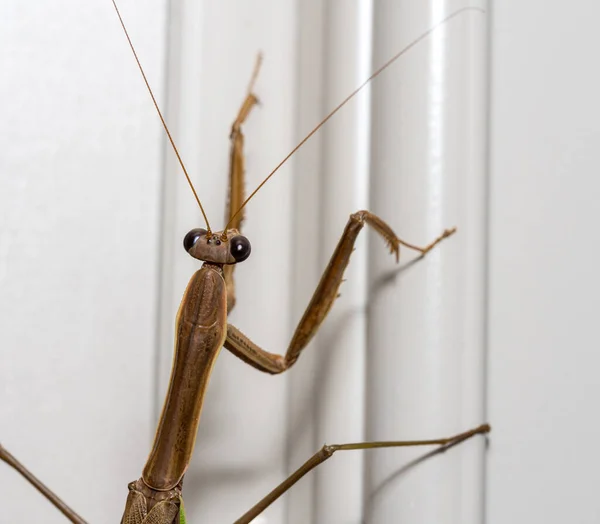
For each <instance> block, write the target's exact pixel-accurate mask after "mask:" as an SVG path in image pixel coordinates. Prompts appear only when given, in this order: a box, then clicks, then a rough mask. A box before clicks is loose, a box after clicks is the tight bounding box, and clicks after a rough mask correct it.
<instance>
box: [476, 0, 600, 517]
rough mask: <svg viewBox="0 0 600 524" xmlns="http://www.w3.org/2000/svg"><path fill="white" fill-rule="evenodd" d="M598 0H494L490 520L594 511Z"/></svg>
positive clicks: (598, 430)
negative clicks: (521, 0)
mask: <svg viewBox="0 0 600 524" xmlns="http://www.w3.org/2000/svg"><path fill="white" fill-rule="evenodd" d="M599 17H600V6H599V5H598V3H597V2H593V1H586V0H580V1H577V2H570V3H569V4H564V3H561V2H550V3H548V2H539V1H537V2H529V3H527V4H522V3H521V4H519V5H518V6H517V5H516V4H514V3H509V2H504V3H502V2H498V3H497V5H495V7H494V12H493V17H492V20H493V26H492V31H493V35H494V40H493V44H492V51H493V53H492V92H491V101H492V104H491V124H492V125H491V162H490V166H491V176H492V179H491V180H492V182H491V186H490V213H491V222H490V242H491V244H490V321H489V345H490V347H489V351H490V353H489V364H488V367H489V417H490V419H491V421H492V422H493V424H494V426H495V430H494V433H493V437H492V440H491V446H490V451H489V468H488V488H489V490H488V501H487V522H488V523H489V524H501V523H502V524H504V523H506V522H514V523H526V522H527V523H528V522H545V523H552V524H554V523H557V524H558V523H563V522H581V523H593V522H598V521H599V519H600V499H599V498H598V495H597V484H598V482H597V470H598V463H599V462H600V456H599V452H598V449H597V446H596V442H597V441H598V439H599V438H600V424H599V423H598V419H597V411H598V398H600V381H599V380H598V356H599V352H598V349H599V346H600V345H599V343H598V330H597V319H596V317H597V313H598V311H600V298H599V297H600V280H599V278H598V269H597V265H598V262H597V261H598V258H599V255H600V250H599V249H598V242H597V237H598V224H599V223H600V211H599V206H598V196H599V195H600V178H599V176H598V174H599V173H600V148H599V147H598V145H599V144H600V127H599V126H598V121H599V118H600V98H599V97H598V93H600V70H599V69H598V67H597V63H598V61H597V54H598V53H597V50H598V48H599V46H600V41H599V38H600V36H599V34H598V31H597V21H598V18H599Z"/></svg>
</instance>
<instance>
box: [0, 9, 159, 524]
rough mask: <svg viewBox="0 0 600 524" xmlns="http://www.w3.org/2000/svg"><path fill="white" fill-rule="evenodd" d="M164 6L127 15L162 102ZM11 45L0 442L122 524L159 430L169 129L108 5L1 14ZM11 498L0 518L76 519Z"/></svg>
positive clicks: (4, 165) (4, 41) (1, 56)
mask: <svg viewBox="0 0 600 524" xmlns="http://www.w3.org/2000/svg"><path fill="white" fill-rule="evenodd" d="M165 6H166V2H164V1H163V0H153V1H151V2H144V3H143V4H142V3H141V2H137V3H132V2H124V3H123V7H124V8H126V10H127V12H128V14H129V16H128V18H129V20H130V24H129V27H130V30H131V33H132V37H133V38H134V39H135V40H136V42H137V44H138V46H139V50H140V52H141V53H142V55H143V56H144V57H145V60H144V63H145V65H146V70H147V73H148V75H149V76H150V77H151V78H152V79H153V80H154V82H153V83H154V84H155V86H156V91H157V96H158V98H159V100H163V95H164V92H163V89H162V86H163V83H164V71H163V63H164V58H165V57H164V49H165V45H164V44H165V15H166V11H165ZM0 39H1V40H0V64H1V69H2V73H1V80H0V99H1V100H2V111H1V113H2V131H1V135H0V140H1V143H0V150H1V151H2V154H1V155H0V201H1V202H0V232H1V237H0V333H1V334H2V335H1V336H2V342H1V344H0V439H1V440H2V443H3V444H4V445H6V447H7V448H8V449H9V450H11V451H12V452H13V453H14V454H15V455H16V456H17V457H19V458H20V459H21V460H22V461H23V462H24V463H25V464H26V465H27V466H29V467H30V468H31V469H32V470H33V471H34V472H35V473H36V474H37V475H38V476H39V477H40V478H41V479H42V480H43V481H45V482H46V483H47V484H48V485H49V486H51V487H52V488H53V489H55V490H56V491H57V492H58V493H60V494H61V495H62V496H63V497H64V498H65V499H66V500H67V501H69V502H70V503H71V504H72V505H73V506H74V507H75V508H76V509H77V510H78V511H79V512H80V513H81V514H82V515H85V517H86V518H88V519H89V520H90V521H91V522H94V523H101V522H107V523H108V522H111V523H113V522H117V521H118V520H119V518H120V515H121V513H122V510H123V503H124V500H125V496H126V483H127V481H128V480H131V479H133V478H135V477H136V476H138V475H139V471H140V464H141V463H142V462H143V461H144V459H145V457H146V454H147V449H148V445H149V443H150V438H151V433H152V423H153V421H152V405H151V401H152V389H153V384H152V381H153V358H152V353H153V345H154V319H155V315H156V311H155V308H156V303H155V299H156V292H157V259H156V252H157V249H158V246H157V240H158V238H157V235H156V227H157V225H158V219H159V217H158V202H159V201H158V192H159V188H160V185H159V180H160V176H161V155H162V151H161V147H160V144H161V142H162V134H161V133H162V131H161V130H160V128H159V126H158V125H157V121H156V116H155V114H154V113H153V109H152V107H151V105H150V104H148V99H147V97H146V95H145V93H144V91H143V89H144V88H143V84H142V82H141V79H140V77H139V73H137V72H136V71H135V69H134V67H133V64H132V58H131V56H130V53H129V52H128V51H127V49H126V48H125V40H124V36H123V34H122V32H121V29H120V27H119V25H118V21H117V19H116V17H115V14H114V11H113V9H112V5H111V4H110V2H96V3H91V2H85V3H82V2H73V1H66V0H64V1H59V2H41V1H33V2H18V1H17V2H13V1H10V2H2V4H1V7H0ZM0 486H1V492H2V495H1V498H2V503H1V504H2V512H1V515H0V521H1V522H16V521H25V520H26V521H29V522H44V523H54V522H56V523H62V522H64V518H63V517H62V516H61V515H59V514H58V512H56V511H55V510H54V509H53V508H52V507H51V506H50V505H49V504H48V503H47V502H46V501H45V500H44V499H42V498H41V497H40V496H39V495H38V494H36V493H35V492H33V490H32V488H31V487H30V486H28V485H27V484H26V483H25V481H24V480H22V479H21V478H20V477H18V476H17V475H16V474H15V473H14V472H12V471H10V470H9V469H8V468H7V467H5V465H4V464H0ZM25 512H26V514H27V518H26V519H25V518H24V516H23V515H24V514H25Z"/></svg>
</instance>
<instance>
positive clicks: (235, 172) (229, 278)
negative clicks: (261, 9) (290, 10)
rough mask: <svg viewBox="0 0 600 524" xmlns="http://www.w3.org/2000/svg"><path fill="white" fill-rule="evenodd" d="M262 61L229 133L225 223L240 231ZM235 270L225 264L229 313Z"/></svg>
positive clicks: (257, 63) (232, 299) (233, 298)
mask: <svg viewBox="0 0 600 524" xmlns="http://www.w3.org/2000/svg"><path fill="white" fill-rule="evenodd" d="M261 63H262V55H261V54H259V55H258V56H257V58H256V65H255V66H254V72H253V73H252V78H251V79H250V83H249V84H248V90H247V94H246V98H245V99H244V101H243V102H242V106H241V107H240V110H239V112H238V115H237V117H236V119H235V121H234V122H233V124H232V125H231V134H230V135H229V139H230V141H231V146H230V147H231V149H230V156H229V198H228V199H227V209H226V212H225V223H228V222H229V221H230V220H231V227H233V228H235V229H237V230H238V231H240V232H241V231H242V222H243V221H244V212H243V210H242V212H241V213H238V214H237V215H235V213H236V211H238V209H240V207H241V205H242V203H243V202H244V174H245V162H244V133H243V132H242V124H243V123H244V122H245V121H246V119H247V118H248V115H249V114H250V111H252V108H253V107H254V106H255V105H256V104H257V103H258V98H257V97H256V95H255V94H254V93H253V92H252V90H253V89H254V83H255V82H256V78H257V76H258V72H259V70H260V66H261ZM234 215H235V216H234ZM232 219H233V220H232ZM234 270H235V265H231V266H225V267H224V268H223V277H224V278H225V284H226V285H227V313H229V312H231V310H232V309H233V307H234V306H235V282H234V279H233V272H234Z"/></svg>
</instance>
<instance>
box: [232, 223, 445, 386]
mask: <svg viewBox="0 0 600 524" xmlns="http://www.w3.org/2000/svg"><path fill="white" fill-rule="evenodd" d="M365 224H368V225H370V226H371V227H373V228H374V229H375V231H376V232H377V233H379V234H380V235H381V236H382V237H383V238H384V240H385V241H386V243H387V244H388V246H389V248H390V252H391V253H394V254H395V255H396V261H398V259H399V257H400V246H401V245H403V246H405V247H407V248H409V249H412V250H415V251H418V252H419V253H421V256H424V255H426V254H427V253H428V252H429V251H430V250H431V249H432V248H433V247H434V246H436V245H437V244H438V243H439V242H441V241H442V240H443V239H444V238H447V237H449V236H450V235H452V234H453V233H454V231H455V229H446V230H445V231H444V232H443V233H442V234H441V235H440V236H439V237H437V238H436V239H435V240H433V241H432V242H430V243H429V244H427V245H426V246H424V247H419V246H415V245H413V244H409V243H408V242H405V241H404V240H401V239H400V238H398V237H397V236H396V234H395V233H394V231H393V230H392V229H391V228H390V226H388V225H387V224H386V223H385V222H384V221H383V220H381V218H379V217H378V216H376V215H374V214H372V213H370V212H369V211H358V212H356V213H354V214H352V215H350V218H349V220H348V223H347V224H346V228H345V229H344V232H343V233H342V237H341V238H340V241H339V242H338V245H337V247H336V249H335V251H334V252H333V255H332V256H331V259H330V261H329V264H328V265H327V268H326V269H325V271H324V273H323V276H322V277H321V281H320V282H319V284H318V286H317V289H316V290H315V292H314V294H313V296H312V299H311V301H310V303H309V304H308V307H307V308H306V311H305V312H304V315H303V316H302V319H301V320H300V322H299V323H298V326H297V327H296V331H295V333H294V335H293V337H292V340H291V342H290V344H289V346H288V349H287V351H286V353H285V355H278V354H274V353H269V352H268V351H265V350H263V349H262V348H260V347H259V346H258V345H256V344H255V343H254V342H252V341H251V340H250V339H249V338H248V337H247V336H246V335H244V334H243V333H242V332H241V331H240V330H239V329H237V328H236V327H235V326H232V325H231V324H228V326H227V339H226V341H225V347H226V348H227V349H228V350H229V351H231V352H232V353H233V354H234V355H236V356H237V357H239V358H241V359H242V360H243V361H245V362H247V363H248V364H250V365H251V366H254V367H255V368H257V369H259V370H261V371H265V372H267V373H271V374H278V373H282V372H283V371H285V370H286V369H289V368H290V367H291V366H293V365H294V363H295V362H296V360H298V357H299V356H300V353H301V352H302V350H303V349H304V348H305V347H306V345H307V344H308V343H309V342H310V341H311V339H312V338H313V336H314V335H315V334H316V332H317V331H318V329H319V327H320V326H321V324H322V322H323V320H325V317H326V316H327V313H329V310H330V309H331V306H332V305H333V302H334V301H335V299H336V298H337V296H338V290H339V287H340V285H341V283H342V279H343V275H344V270H345V269H346V267H347V266H348V263H349V262H350V255H351V254H352V251H353V250H354V243H355V242H356V238H357V237H358V234H359V233H360V231H361V230H362V228H363V227H364V225H365Z"/></svg>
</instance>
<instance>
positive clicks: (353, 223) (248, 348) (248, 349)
mask: <svg viewBox="0 0 600 524" xmlns="http://www.w3.org/2000/svg"><path fill="white" fill-rule="evenodd" d="M453 16H454V15H453ZM428 33H429V32H428ZM425 36H426V35H424V36H423V37H425ZM420 39H421V38H420ZM420 39H419V40H420ZM415 43H416V42H415ZM394 59H395V58H394ZM384 67H385V66H384ZM250 97H251V95H249V98H248V99H247V101H248V100H251V98H250ZM249 105H250V106H251V105H252V102H250V103H249ZM246 107H248V106H246ZM242 120H243V118H242ZM315 130H316V129H315ZM238 136H241V135H238ZM234 143H237V142H234ZM234 147H235V146H234ZM240 161H241V156H240V157H239V158H238V159H237V160H236V161H234V162H233V170H234V171H236V172H238V174H239V175H241V172H242V169H241V164H240ZM241 200H242V198H241V195H240V194H237V193H234V196H233V197H232V198H231V199H230V203H231V209H230V211H229V213H228V215H229V218H234V219H236V218H237V219H238V220H236V221H235V222H234V223H233V226H234V227H233V228H232V229H237V228H236V227H235V226H239V222H240V220H239V219H240V216H239V215H238V216H237V217H234V216H233V215H235V213H236V212H237V210H238V207H239V206H238V205H236V204H234V203H235V202H238V203H239V202H241ZM364 221H366V222H367V223H370V224H371V225H373V226H374V227H375V229H376V230H377V231H378V232H379V233H380V234H383V235H384V237H385V238H386V239H387V240H388V241H390V242H391V243H392V247H393V249H394V250H395V251H396V253H397V250H398V247H399V246H398V242H399V241H398V239H397V238H396V237H395V235H394V234H393V232H392V231H391V230H390V229H389V227H388V226H387V225H385V224H384V223H383V222H382V221H381V219H378V218H377V217H375V216H373V215H370V214H368V213H366V212H361V213H357V214H355V215H353V217H352V218H351V220H350V222H349V223H348V226H347V230H346V233H347V234H346V240H345V242H344V243H343V244H341V245H340V246H341V247H340V252H339V253H340V258H339V259H338V260H337V262H336V263H335V264H333V267H332V273H333V274H336V273H339V274H338V275H337V277H338V278H341V270H342V269H343V266H344V264H345V262H346V260H345V258H347V257H349V254H350V250H351V241H350V239H351V237H352V236H353V235H356V234H358V231H359V230H360V228H361V227H362V224H363V222H364ZM449 234H450V232H447V233H446V234H445V235H442V237H444V236H448V235H449ZM232 235H235V232H234V231H232V232H231V233H229V234H228V235H227V238H224V237H223V238H222V239H221V247H219V249H222V247H223V246H225V245H226V241H227V240H230V239H231V236H232ZM196 236H197V237H198V238H201V239H204V238H205V237H206V238H207V239H212V240H213V241H216V240H218V239H219V237H218V235H211V234H208V235H206V234H205V236H202V234H198V235H196ZM434 244H435V242H434V243H432V244H431V245H430V246H428V247H427V248H426V249H423V250H422V252H423V253H424V252H426V251H427V250H428V249H429V248H430V247H432V246H433V245H434ZM195 245H197V244H194V246H195ZM188 247H189V246H188ZM213 247H215V248H216V246H213ZM409 247H411V246H409ZM190 249H192V248H191V247H190ZM204 256H205V257H206V256H208V258H209V260H211V255H206V254H205V255H204ZM223 256H224V255H223ZM219 257H221V255H219ZM212 261H213V262H215V263H218V262H224V261H225V259H224V258H219V260H212ZM229 262H230V261H229ZM226 267H230V266H226ZM231 272H232V271H231V270H226V275H225V279H226V282H228V283H230V284H231V283H232V280H231V279H232V275H231ZM217 281H218V279H217ZM323 282H325V283H330V284H331V289H325V290H323V293H322V295H323V296H322V297H321V298H322V300H316V301H315V304H316V305H317V307H316V308H315V310H319V309H320V310H321V314H319V313H318V312H317V314H315V316H314V317H312V318H308V320H307V322H306V325H304V326H303V327H304V329H300V330H299V331H298V332H297V333H298V338H299V339H300V343H299V344H297V345H293V344H292V345H293V346H294V347H293V349H292V351H291V352H290V353H289V355H290V356H291V358H289V359H286V360H282V359H280V358H277V357H275V356H273V355H265V354H261V353H257V351H256V348H254V347H253V346H252V345H249V344H246V343H245V342H244V339H243V338H242V337H241V335H240V334H239V333H238V332H237V331H235V330H233V329H231V330H230V333H229V334H230V337H229V339H228V343H226V347H228V349H231V350H233V351H234V352H237V353H238V354H239V355H240V356H242V358H244V359H245V360H250V361H252V362H253V363H254V365H255V366H256V367H259V368H263V370H267V371H269V372H280V371H283V370H284V369H286V368H287V367H288V366H289V365H291V364H293V362H294V361H295V358H296V357H297V354H298V353H299V351H300V350H301V349H302V347H303V345H304V344H306V343H307V342H308V340H309V339H310V336H311V335H312V333H313V328H314V329H316V327H318V325H319V324H320V322H321V321H322V320H323V317H324V314H326V312H327V310H328V308H329V306H330V305H331V302H333V300H334V298H335V294H336V292H337V290H336V287H337V284H338V283H339V282H336V283H332V282H330V281H329V280H327V281H325V280H324V281H323ZM324 287H325V288H326V287H327V286H324ZM232 291H233V287H232V285H228V286H227V292H228V299H229V300H228V301H229V304H230V307H231V305H232V304H233V296H234V295H233V292H232ZM219 311H222V312H223V314H224V305H223V304H221V308H220V309H219ZM305 318H307V317H305ZM221 324H222V326H224V325H225V319H224V318H223V319H221ZM217 338H219V336H218V337H217ZM219 345H220V344H215V346H214V351H215V352H216V351H217V350H218V347H217V346H219ZM487 429H488V428H487V426H482V427H480V428H477V429H476V430H475V432H484V431H487ZM192 433H193V435H194V436H195V428H194V431H193V432H192ZM467 435H471V433H468V434H467ZM194 436H192V437H191V440H192V441H193V438H194ZM461 438H462V436H459V437H456V438H453V439H450V443H454V442H456V441H457V440H460V439H461ZM436 442H437V443H439V444H444V442H442V441H440V440H438V441H436ZM445 443H448V441H446V442H445ZM372 447H375V446H372ZM187 460H189V457H188V458H187V459H184V463H185V464H184V467H183V469H182V470H181V468H180V470H179V473H178V475H182V474H183V471H184V470H185V467H187V462H186V461H187ZM168 462H169V463H170V459H169V461H168ZM176 476H177V475H176ZM178 478H179V477H178ZM147 480H148V479H147ZM148 483H150V481H149V480H148ZM176 484H177V483H176ZM171 487H173V486H171ZM161 489H164V486H162V487H161ZM172 496H173V500H174V501H175V503H174V504H171V502H169V503H168V504H165V505H167V506H169V507H170V508H171V507H172V506H173V505H174V506H177V501H178V500H179V497H178V493H174V494H172ZM133 504H134V502H132V505H133ZM260 507H261V506H259V507H258V508H257V509H260ZM169 511H172V510H169ZM165 515H166V516H165V518H171V520H172V518H175V517H174V515H173V516H172V517H170V516H169V515H168V511H166V512H165ZM249 518H250V517H245V520H241V521H240V522H247V521H248V519H249ZM165 522H170V520H165Z"/></svg>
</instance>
